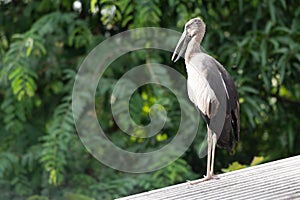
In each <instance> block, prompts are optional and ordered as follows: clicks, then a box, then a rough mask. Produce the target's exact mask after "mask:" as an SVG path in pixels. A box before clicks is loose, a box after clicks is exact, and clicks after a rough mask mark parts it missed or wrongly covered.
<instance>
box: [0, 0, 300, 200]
mask: <svg viewBox="0 0 300 200" xmlns="http://www.w3.org/2000/svg"><path fill="white" fill-rule="evenodd" d="M198 16H201V17H202V18H203V19H204V21H205V22H206V26H207V33H206V35H205V38H204V40H203V44H202V46H203V49H205V51H207V52H208V53H209V54H210V55H212V56H213V57H215V58H216V59H218V60H219V61H220V62H221V63H223V65H224V66H225V67H226V69H227V70H228V71H229V73H230V74H231V76H232V77H233V79H234V80H235V82H236V85H237V88H238V91H239V95H240V99H239V101H240V105H241V141H240V142H239V144H238V145H237V147H236V149H235V152H234V153H233V154H232V155H230V154H229V153H228V152H226V151H225V150H217V155H216V171H217V172H219V173H220V172H222V171H223V172H225V171H230V170H234V169H238V168H242V167H246V166H248V165H250V164H251V161H253V162H252V164H256V163H257V162H261V161H263V162H267V161H271V160H275V159H279V158H283V157H289V156H293V155H297V154H299V152H300V146H299V145H297V144H298V143H297V142H299V141H300V136H299V134H297V133H298V132H297V131H299V130H300V123H299V121H298V120H299V119H300V114H299V113H300V81H299V77H300V7H299V6H298V2H297V1H293V0H291V1H284V0H280V1H275V0H269V1H267V0H263V1H258V0H245V1H227V0H218V1H204V0H202V1H201V0H199V1H197V0H178V1H177V0H168V1H158V0H154V1H137V0H121V1H113V0H90V1H81V2H80V1H78V0H77V1H73V0H64V1H63V0H41V1H30V0H0V58H1V59H0V83H1V84H0V92H1V93H0V104H1V105H0V110H1V111H0V192H1V196H2V198H4V199H27V198H28V199H31V200H32V199H112V198H116V197H120V196H126V195H129V194H133V193H138V192H142V191H147V190H150V189H153V188H159V187H164V186H167V185H172V184H175V183H179V182H184V181H185V180H186V179H194V178H197V177H200V176H201V175H202V174H203V173H204V171H205V163H206V159H204V158H202V159H200V158H199V157H198V152H199V146H200V143H201V141H202V140H203V136H204V134H205V131H206V130H205V128H204V123H203V122H202V121H203V120H201V122H200V128H199V131H198V132H199V133H198V136H197V137H196V139H195V141H194V143H193V144H192V145H191V147H190V148H189V150H188V151H187V152H186V153H185V154H184V155H183V156H182V157H181V158H179V159H178V160H177V161H175V162H174V163H172V164H171V165H169V166H167V167H165V168H163V169H160V170H158V171H155V172H151V173H145V174H128V173H123V172H120V171H116V170H113V169H111V168H109V167H107V166H105V165H103V164H101V163H100V162H99V161H97V160H96V159H94V158H93V157H92V156H91V155H90V154H89V152H88V151H87V150H86V149H85V147H84V146H83V144H82V143H81V141H80V139H79V137H78V135H77V132H76V129H75V127H74V121H73V115H72V109H71V106H72V105H71V102H72V88H73V84H74V79H75V75H76V73H77V70H78V66H79V65H80V64H81V63H82V61H83V59H84V58H85V57H86V56H87V54H88V53H89V52H90V51H91V50H92V49H93V48H94V47H95V46H96V45H98V44H99V43H100V42H102V41H104V40H105V39H106V38H109V37H110V36H112V35H115V34H117V33H120V32H122V31H125V30H128V29H134V28H140V27H149V26H154V27H164V28H169V29H174V30H177V31H182V30H183V26H184V24H185V22H186V21H188V20H189V19H190V18H193V17H198ZM175 45H176V44H174V47H175ZM150 61H156V62H159V63H164V64H166V65H168V66H172V67H173V68H174V69H176V70H178V71H179V72H181V73H182V74H184V75H185V76H186V72H185V67H184V62H183V61H180V62H177V63H176V64H174V63H171V61H170V53H169V52H160V51H157V52H156V51H153V52H150V51H137V52H132V53H129V54H128V55H124V56H122V57H120V58H119V59H118V60H116V61H115V62H114V63H112V66H111V67H110V68H109V70H107V71H106V72H105V81H107V83H111V84H110V85H111V87H107V88H102V87H99V88H98V89H97V96H96V99H95V100H96V105H97V106H96V110H97V115H98V116H97V117H98V119H99V123H101V125H102V126H103V127H104V129H105V130H106V132H107V133H109V137H110V138H111V140H112V141H114V142H115V143H117V144H118V145H120V146H122V147H123V148H127V149H130V150H131V151H147V150H151V149H155V148H158V147H160V146H162V145H164V144H166V143H167V142H169V141H170V140H171V139H172V138H173V137H174V134H175V133H176V129H177V128H178V116H179V115H180V113H178V106H179V105H178V102H177V101H176V98H175V96H174V95H173V94H172V93H171V92H170V91H168V90H166V89H163V88H159V87H156V86H151V85H146V86H144V87H141V88H140V89H139V90H138V91H136V92H135V93H134V95H133V96H132V99H131V100H130V112H131V116H132V118H133V119H134V120H135V121H136V122H137V123H140V124H147V123H148V122H149V117H148V114H149V107H151V106H152V105H153V104H154V103H157V102H159V103H161V104H162V105H164V106H165V107H166V108H167V110H168V112H169V114H168V123H167V124H166V126H165V127H164V129H163V130H162V131H161V133H159V135H157V136H156V137H152V138H148V139H142V140H140V139H138V138H137V137H120V135H121V134H122V131H121V130H120V129H118V127H117V125H116V124H115V123H114V121H113V119H112V117H111V115H107V114H106V113H110V109H111V108H110V94H111V92H112V90H113V87H112V86H113V85H114V83H116V82H117V80H118V78H119V77H120V76H122V74H123V73H125V72H126V70H128V69H130V68H131V67H132V66H137V65H140V64H144V63H148V62H150ZM133 105H134V106H133ZM136 134H137V136H138V134H139V133H136ZM99 148H101V147H99ZM255 156H259V157H255ZM253 158H255V159H254V160H253Z"/></svg>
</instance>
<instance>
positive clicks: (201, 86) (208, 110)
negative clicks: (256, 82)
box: [172, 18, 240, 184]
mask: <svg viewBox="0 0 300 200" xmlns="http://www.w3.org/2000/svg"><path fill="white" fill-rule="evenodd" d="M204 33H205V23H204V22H203V21H202V19H200V18H194V19H191V20H190V21H188V22H187V23H186V24H185V28H184V32H183V34H182V36H181V38H180V40H179V42H178V44H177V46H176V48H175V51H174V54H173V56H172V61H174V62H176V61H177V60H178V59H179V57H180V56H182V55H183V54H184V53H185V54H184V58H185V65H186V70H187V75H188V79H187V85H188V95H189V98H190V100H191V101H192V102H193V103H194V104H195V106H196V107H197V108H198V109H199V110H200V112H201V114H202V115H203V117H204V119H205V121H206V123H207V142H208V148H207V149H208V152H207V173H206V176H205V177H204V178H203V179H201V180H198V181H194V182H191V184H196V183H199V182H202V181H205V180H209V179H212V178H217V177H216V176H215V175H214V156H215V147H216V144H217V145H218V146H219V147H223V148H227V149H228V150H230V151H232V149H233V147H234V144H235V143H236V142H237V141H238V140H239V133H240V115H239V102H238V92H237V89H236V87H235V84H234V82H233V80H232V78H231V77H230V75H229V74H228V72H227V71H226V70H225V68H224V67H223V66H222V65H221V64H220V63H219V62H218V61H217V60H215V59H214V58H213V57H211V56H209V55H208V54H206V53H204V52H202V51H201V49H200V43H201V41H202V39H203V36H204ZM176 54H177V58H176V59H175V55H176ZM231 129H233V131H231Z"/></svg>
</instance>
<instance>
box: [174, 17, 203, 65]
mask: <svg viewBox="0 0 300 200" xmlns="http://www.w3.org/2000/svg"><path fill="white" fill-rule="evenodd" d="M204 33H205V23H204V22H203V21H202V19H200V18H193V19H191V20H189V21H188V22H187V23H186V24H185V26H184V31H183V33H182V35H181V37H180V39H179V41H178V43H177V46H176V48H175V51H174V53H173V56H172V61H174V62H176V61H177V60H178V59H179V58H180V56H182V55H183V53H184V52H185V50H186V48H187V46H188V44H189V42H190V41H191V39H194V40H195V41H197V42H198V43H200V42H201V40H202V38H203V36H204ZM176 54H177V55H178V56H177V57H176V59H175V55H176Z"/></svg>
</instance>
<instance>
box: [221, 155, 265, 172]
mask: <svg viewBox="0 0 300 200" xmlns="http://www.w3.org/2000/svg"><path fill="white" fill-rule="evenodd" d="M263 160H264V157H262V156H254V158H253V160H252V161H251V163H250V165H249V166H247V165H243V164H240V163H239V162H238V161H235V162H233V163H231V164H229V166H228V168H223V169H221V170H222V172H231V171H235V170H238V169H244V168H246V167H250V166H255V165H258V164H260V163H261V162H263Z"/></svg>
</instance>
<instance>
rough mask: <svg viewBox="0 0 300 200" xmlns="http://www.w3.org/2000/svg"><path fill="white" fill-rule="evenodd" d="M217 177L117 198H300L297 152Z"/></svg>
mask: <svg viewBox="0 0 300 200" xmlns="http://www.w3.org/2000/svg"><path fill="white" fill-rule="evenodd" d="M218 177H219V179H216V180H209V181H206V182H202V183H199V184H197V185H190V184H189V183H181V184H178V185H173V186H169V187H165V188H161V189H156V190H152V191H149V192H144V193H140V194H136V195H132V196H128V197H124V198H120V199H119V200H134V199H142V200H150V199H151V200H152V199H153V200H154V199H155V200H160V199H168V200H171V199H180V200H191V199H222V200H225V199H235V200H238V199H300V155H299V156H294V157H290V158H285V159H282V160H277V161H273V162H269V163H265V164H261V165H257V166H253V167H248V168H245V169H241V170H236V171H233V172H228V173H224V174H220V175H218Z"/></svg>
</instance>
